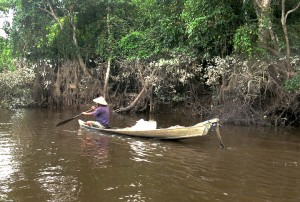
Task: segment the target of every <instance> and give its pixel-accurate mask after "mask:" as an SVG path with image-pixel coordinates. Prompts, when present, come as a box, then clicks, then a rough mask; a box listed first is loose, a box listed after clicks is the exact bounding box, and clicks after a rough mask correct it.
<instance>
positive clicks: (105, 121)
mask: <svg viewBox="0 0 300 202" xmlns="http://www.w3.org/2000/svg"><path fill="white" fill-rule="evenodd" d="M93 115H94V117H95V118H96V121H97V122H99V123H100V124H101V125H103V126H104V127H105V128H108V127H109V107H108V106H102V105H100V106H99V107H98V108H97V109H96V110H95V111H94V112H93Z"/></svg>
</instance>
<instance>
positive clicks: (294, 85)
mask: <svg viewBox="0 0 300 202" xmlns="http://www.w3.org/2000/svg"><path fill="white" fill-rule="evenodd" d="M284 88H285V90H286V91H287V92H289V93H295V92H297V91H299V90H300V72H298V73H297V74H296V75H295V76H294V77H292V78H291V79H288V80H286V81H285V83H284Z"/></svg>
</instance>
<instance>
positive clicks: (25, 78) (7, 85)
mask: <svg viewBox="0 0 300 202" xmlns="http://www.w3.org/2000/svg"><path fill="white" fill-rule="evenodd" d="M34 78H35V74H34V72H33V70H32V69H29V68H19V69H17V70H16V71H14V72H12V71H4V72H2V73H0V92H1V94H2V96H1V99H0V107H5V108H16V107H28V106H30V105H32V104H33V102H34V101H33V99H32V94H31V93H32V87H33V83H34Z"/></svg>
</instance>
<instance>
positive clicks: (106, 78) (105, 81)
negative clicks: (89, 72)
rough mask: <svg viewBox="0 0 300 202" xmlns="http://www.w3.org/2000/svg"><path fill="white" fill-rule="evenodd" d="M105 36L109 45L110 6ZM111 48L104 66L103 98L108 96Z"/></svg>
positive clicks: (110, 44)
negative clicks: (105, 66)
mask: <svg viewBox="0 0 300 202" xmlns="http://www.w3.org/2000/svg"><path fill="white" fill-rule="evenodd" d="M106 23H107V38H108V45H109V46H110V47H111V46H112V43H111V41H112V40H111V30H110V8H109V7H108V8H107V21H106ZM111 51H112V50H111V48H110V49H109V50H108V52H109V53H108V55H109V56H108V62H107V68H106V74H105V80H104V87H103V94H104V98H106V97H108V81H109V75H110V66H111V60H112V52H111Z"/></svg>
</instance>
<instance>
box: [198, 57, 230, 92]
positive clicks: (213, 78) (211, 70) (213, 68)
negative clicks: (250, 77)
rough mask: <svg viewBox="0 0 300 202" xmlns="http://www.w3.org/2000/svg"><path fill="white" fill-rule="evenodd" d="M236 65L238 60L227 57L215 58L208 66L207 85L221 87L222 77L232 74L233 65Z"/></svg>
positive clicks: (205, 76)
mask: <svg viewBox="0 0 300 202" xmlns="http://www.w3.org/2000/svg"><path fill="white" fill-rule="evenodd" d="M233 63H236V60H235V59H234V58H232V57H229V56H227V57H226V58H221V57H215V58H214V59H213V60H212V61H211V63H210V64H209V65H208V67H207V70H206V74H205V75H204V78H206V79H207V80H206V84H207V85H209V86H213V85H219V84H220V79H221V76H222V75H223V76H225V75H230V74H231V72H232V64H233Z"/></svg>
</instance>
